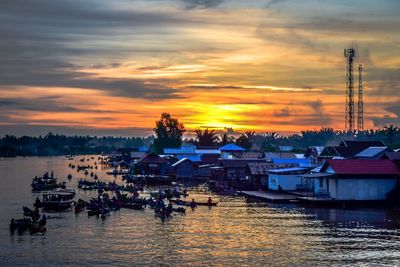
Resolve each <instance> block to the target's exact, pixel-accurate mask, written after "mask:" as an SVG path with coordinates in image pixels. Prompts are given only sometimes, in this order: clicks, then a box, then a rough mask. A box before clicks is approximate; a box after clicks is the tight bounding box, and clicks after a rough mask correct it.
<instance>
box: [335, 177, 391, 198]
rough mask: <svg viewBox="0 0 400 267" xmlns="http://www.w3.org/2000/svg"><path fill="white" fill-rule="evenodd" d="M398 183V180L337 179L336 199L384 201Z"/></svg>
mask: <svg viewBox="0 0 400 267" xmlns="http://www.w3.org/2000/svg"><path fill="white" fill-rule="evenodd" d="M396 183H397V181H396V179H337V188H336V189H337V192H336V199H338V200H384V199H386V194H387V193H389V192H390V191H391V190H392V189H393V188H394V187H395V186H396ZM331 190H332V189H331V188H329V191H330V192H331V193H333V191H331ZM331 197H333V196H332V195H331Z"/></svg>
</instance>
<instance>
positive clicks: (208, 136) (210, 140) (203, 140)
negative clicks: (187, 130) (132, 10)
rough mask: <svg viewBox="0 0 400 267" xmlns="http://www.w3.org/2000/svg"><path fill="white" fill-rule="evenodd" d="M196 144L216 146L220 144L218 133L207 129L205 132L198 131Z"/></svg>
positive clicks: (196, 131)
mask: <svg viewBox="0 0 400 267" xmlns="http://www.w3.org/2000/svg"><path fill="white" fill-rule="evenodd" d="M195 133H196V139H197V141H196V144H197V145H199V146H214V145H216V144H217V143H218V140H219V139H218V137H217V133H216V132H215V131H214V130H209V129H205V130H204V131H202V130H200V129H197V130H195Z"/></svg>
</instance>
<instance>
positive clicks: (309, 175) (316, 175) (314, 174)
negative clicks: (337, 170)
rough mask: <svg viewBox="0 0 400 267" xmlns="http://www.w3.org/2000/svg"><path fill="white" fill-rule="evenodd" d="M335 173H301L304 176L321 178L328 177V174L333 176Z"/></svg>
mask: <svg viewBox="0 0 400 267" xmlns="http://www.w3.org/2000/svg"><path fill="white" fill-rule="evenodd" d="M333 175H334V174H333V173H322V172H316V173H307V174H303V175H301V176H302V177H304V178H321V177H328V176H333Z"/></svg>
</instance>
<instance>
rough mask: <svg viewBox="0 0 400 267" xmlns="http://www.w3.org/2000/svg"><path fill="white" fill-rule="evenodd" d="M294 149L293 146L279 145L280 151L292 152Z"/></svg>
mask: <svg viewBox="0 0 400 267" xmlns="http://www.w3.org/2000/svg"><path fill="white" fill-rule="evenodd" d="M292 150H293V147H292V146H279V151H282V152H290V151H292Z"/></svg>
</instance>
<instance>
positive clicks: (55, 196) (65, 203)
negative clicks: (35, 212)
mask: <svg viewBox="0 0 400 267" xmlns="http://www.w3.org/2000/svg"><path fill="white" fill-rule="evenodd" d="M74 196H75V192H72V191H61V190H59V191H52V192H49V193H46V194H43V195H42V199H41V200H39V201H37V203H35V205H36V207H37V208H43V209H45V210H57V211H64V210H67V209H69V208H71V205H72V203H73V202H74Z"/></svg>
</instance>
